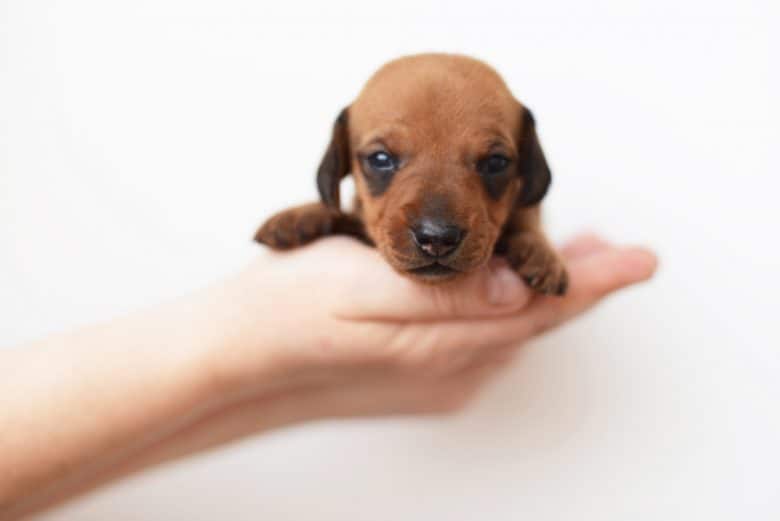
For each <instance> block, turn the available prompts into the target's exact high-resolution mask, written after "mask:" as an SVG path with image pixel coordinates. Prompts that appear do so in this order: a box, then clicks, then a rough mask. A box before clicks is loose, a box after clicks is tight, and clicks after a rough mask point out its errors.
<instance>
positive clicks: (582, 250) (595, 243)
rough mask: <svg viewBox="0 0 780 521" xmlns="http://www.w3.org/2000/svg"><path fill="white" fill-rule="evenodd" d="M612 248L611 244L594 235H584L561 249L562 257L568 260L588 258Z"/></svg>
mask: <svg viewBox="0 0 780 521" xmlns="http://www.w3.org/2000/svg"><path fill="white" fill-rule="evenodd" d="M609 247H610V244H609V242H607V241H606V240H605V239H603V238H601V237H599V236H598V235H596V234H594V233H590V232H588V233H582V234H580V235H578V236H576V237H575V238H574V239H572V240H570V241H568V242H567V243H566V244H564V245H563V247H562V248H561V255H563V258H564V259H566V260H573V259H577V258H580V257H587V256H588V255H591V254H593V253H596V252H599V251H603V250H605V249H607V248H609Z"/></svg>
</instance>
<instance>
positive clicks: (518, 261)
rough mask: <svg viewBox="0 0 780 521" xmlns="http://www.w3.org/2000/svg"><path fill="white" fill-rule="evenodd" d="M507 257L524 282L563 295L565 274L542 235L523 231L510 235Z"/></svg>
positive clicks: (534, 287)
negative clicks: (521, 233) (520, 233)
mask: <svg viewBox="0 0 780 521" xmlns="http://www.w3.org/2000/svg"><path fill="white" fill-rule="evenodd" d="M507 260H508V261H509V264H510V265H511V266H512V267H513V268H514V269H515V270H516V271H517V273H518V274H519V275H520V276H521V277H522V278H523V279H524V280H525V281H526V283H527V284H528V286H530V287H531V288H532V289H533V290H535V291H538V292H539V293H541V294H543V295H558V296H561V295H564V294H565V293H566V290H567V289H568V286H569V275H568V273H567V272H566V267H565V266H564V264H563V260H562V259H561V257H560V256H559V255H558V253H556V252H555V251H554V250H553V249H552V248H550V246H549V245H548V244H547V241H545V240H544V238H542V237H539V236H536V235H533V234H523V235H519V236H517V237H514V238H512V240H510V241H509V248H508V249H507Z"/></svg>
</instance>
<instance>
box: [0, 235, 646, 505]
mask: <svg viewBox="0 0 780 521" xmlns="http://www.w3.org/2000/svg"><path fill="white" fill-rule="evenodd" d="M561 255H562V256H563V258H564V259H565V261H566V264H567V269H568V270H569V273H570V277H571V285H570V288H569V290H568V292H567V294H566V296H565V297H542V296H539V295H534V294H532V292H531V291H529V290H528V289H527V287H526V286H525V285H524V283H523V282H522V281H521V279H520V278H519V277H518V276H517V275H516V274H515V273H514V272H512V271H511V270H510V269H509V268H508V267H507V266H506V264H505V262H503V261H502V260H501V259H494V260H492V261H491V263H490V264H489V265H488V266H486V267H484V268H482V269H479V270H478V271H476V272H474V273H472V274H470V275H469V276H467V277H465V278H463V279H461V280H457V281H455V282H452V283H447V284H444V285H439V286H429V285H424V284H420V283H419V282H414V281H412V280H410V279H407V278H405V277H403V276H401V275H398V274H397V273H395V272H394V271H393V270H392V269H391V268H390V267H389V266H388V265H387V263H386V262H385V261H384V260H383V259H382V258H381V257H380V256H379V254H378V253H377V252H376V250H373V249H371V248H368V247H366V246H364V245H362V244H358V243H357V242H356V241H353V240H351V239H347V238H338V237H334V238H328V239H323V240H320V241H317V242H315V243H314V244H312V245H310V246H307V247H305V248H301V249H297V250H295V251H292V252H289V253H272V254H269V255H267V256H263V257H262V258H260V259H258V260H256V261H255V262H254V263H252V264H251V265H250V266H248V267H247V268H246V269H244V270H243V271H241V272H240V273H237V274H235V275H233V276H231V277H229V278H227V279H225V280H223V281H221V282H218V283H216V284H214V285H212V286H211V287H209V288H206V289H204V290H202V291H199V292H197V293H195V294H192V295H189V296H186V297H182V298H180V299H178V300H176V301H173V302H170V303H167V304H164V305H161V306H159V307H156V308H154V309H150V310H148V311H142V312H139V313H136V314H134V315H131V316H128V317H124V318H119V319H116V320H114V321H112V322H109V323H107V324H102V325H97V326H93V327H88V328H85V329H82V330H80V331H76V332H72V333H66V334H62V335H58V336H55V337H51V338H48V339H45V340H43V341H40V342H38V343H35V344H33V345H30V346H23V347H21V348H18V349H4V350H0V370H2V374H3V378H2V379H0V519H2V520H11V519H19V518H21V517H23V516H25V515H28V514H30V513H34V512H38V511H41V510H43V509H45V508H49V507H51V506H53V505H56V504H58V503H60V502H62V501H64V500H66V499H68V498H71V497H74V496H76V495H78V494H81V493H84V492H87V491H89V490H92V489H94V488H96V487H98V486H100V485H103V484H106V483H108V482H111V481H113V480H117V479H119V478H122V477H124V476H126V475H128V474H130V473H133V472H138V471H141V470H143V469H145V468H148V467H151V466H153V465H157V464H160V463H162V462H165V461H169V460H172V459H177V458H181V457H184V456H188V455H192V454H195V453H197V452H201V451H204V450H206V449H210V448H213V447H216V446H219V445H223V444H225V443H228V442H231V441H234V440H237V439H240V438H243V437H246V436H250V435H253V434H257V433H261V432H264V431H268V430H271V429H275V428H280V427H283V426H288V425H292V424H296V423H303V422H307V421H313V420H317V419H327V418H339V417H354V416H383V415H394V414H429V413H430V414H434V413H449V412H454V411H457V410H459V409H460V408H462V407H464V406H465V404H466V403H467V402H468V401H469V400H470V399H471V398H472V397H473V396H474V395H475V393H476V392H477V391H478V390H479V389H480V388H481V387H482V386H483V385H484V383H485V382H487V381H489V379H490V376H491V375H493V374H495V373H496V371H498V370H500V369H501V368H502V367H505V366H506V365H507V364H508V363H509V362H510V360H511V358H512V355H513V353H514V352H515V351H516V350H517V349H518V348H519V346H521V345H522V344H523V343H524V342H525V341H527V340H529V339H530V338H532V337H534V336H536V335H539V334H541V333H544V332H545V331H547V330H549V329H550V328H553V327H555V326H556V325H558V324H561V323H562V322H565V321H567V320H569V319H571V318H573V317H574V316H576V315H578V314H580V313H582V312H583V311H585V310H586V309H588V308H590V307H591V306H593V305H594V304H596V303H597V302H598V301H599V300H601V299H602V298H604V297H605V296H607V295H608V294H610V293H612V292H614V291H616V290H618V289H620V288H623V287H626V286H629V285H632V284H636V283H639V282H641V281H644V280H646V279H648V278H649V277H651V276H652V274H653V272H654V271H655V267H656V259H655V257H654V255H653V254H652V253H651V252H649V251H647V250H645V249H641V248H626V247H617V246H613V245H611V244H608V243H606V242H605V241H603V240H601V239H599V238H597V237H595V236H591V235H585V236H581V237H579V238H577V239H575V240H574V241H572V242H570V243H569V244H567V245H566V246H565V247H564V248H562V249H561Z"/></svg>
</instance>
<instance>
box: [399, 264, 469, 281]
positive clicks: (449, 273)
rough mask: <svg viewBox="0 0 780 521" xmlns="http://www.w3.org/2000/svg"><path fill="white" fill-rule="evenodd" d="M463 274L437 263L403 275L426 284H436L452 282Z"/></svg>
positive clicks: (407, 271)
mask: <svg viewBox="0 0 780 521" xmlns="http://www.w3.org/2000/svg"><path fill="white" fill-rule="evenodd" d="M463 273H464V272H462V271H458V270H456V269H455V268H451V267H450V266H447V265H446V264H439V263H438V262H434V263H433V264H428V265H425V266H420V267H419V268H411V269H408V270H405V271H404V274H405V275H408V276H411V277H413V278H415V279H417V280H420V281H422V282H426V283H428V284H437V283H440V282H445V281H448V280H452V279H454V278H456V277H458V276H460V275H463Z"/></svg>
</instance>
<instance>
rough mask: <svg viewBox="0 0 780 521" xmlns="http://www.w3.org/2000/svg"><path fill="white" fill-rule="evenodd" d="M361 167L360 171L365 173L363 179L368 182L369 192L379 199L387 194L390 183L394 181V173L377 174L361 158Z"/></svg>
mask: <svg viewBox="0 0 780 521" xmlns="http://www.w3.org/2000/svg"><path fill="white" fill-rule="evenodd" d="M360 165H361V168H360V169H361V171H362V173H363V179H365V180H366V186H367V187H368V192H369V193H370V194H371V195H372V196H374V197H379V196H380V195H382V194H383V193H385V192H386V191H387V187H388V186H390V182H391V181H392V180H393V176H394V173H380V172H375V171H373V170H372V169H371V168H370V167H369V166H368V165H366V162H365V159H364V158H361V161H360Z"/></svg>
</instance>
